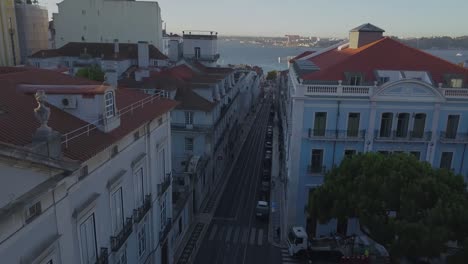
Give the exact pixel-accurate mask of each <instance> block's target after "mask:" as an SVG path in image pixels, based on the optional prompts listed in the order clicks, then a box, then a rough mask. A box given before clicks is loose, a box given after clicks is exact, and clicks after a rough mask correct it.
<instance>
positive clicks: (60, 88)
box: [17, 84, 110, 94]
mask: <svg viewBox="0 0 468 264" xmlns="http://www.w3.org/2000/svg"><path fill="white" fill-rule="evenodd" d="M17 88H18V89H17V90H19V91H21V92H23V93H29V94H34V93H36V92H37V91H38V90H44V91H45V92H46V94H104V92H105V91H106V90H108V89H109V88H110V86H108V85H103V84H88V85H50V84H47V85H31V84H20V85H18V86H17Z"/></svg>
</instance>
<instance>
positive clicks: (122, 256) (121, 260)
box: [116, 247, 127, 264]
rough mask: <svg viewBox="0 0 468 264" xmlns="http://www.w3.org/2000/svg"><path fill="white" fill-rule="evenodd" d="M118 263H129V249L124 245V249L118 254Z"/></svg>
mask: <svg viewBox="0 0 468 264" xmlns="http://www.w3.org/2000/svg"><path fill="white" fill-rule="evenodd" d="M116 264H127V249H126V248H125V247H122V250H121V251H120V253H119V254H118V255H117V262H116Z"/></svg>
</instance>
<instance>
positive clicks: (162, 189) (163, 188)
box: [158, 173, 172, 196]
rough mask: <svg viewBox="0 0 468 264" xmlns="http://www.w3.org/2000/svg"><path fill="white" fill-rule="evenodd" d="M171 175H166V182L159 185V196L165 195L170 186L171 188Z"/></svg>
mask: <svg viewBox="0 0 468 264" xmlns="http://www.w3.org/2000/svg"><path fill="white" fill-rule="evenodd" d="M171 178H172V177H171V174H170V173H168V174H166V177H165V178H164V181H163V182H162V183H160V184H158V196H161V195H163V194H164V193H165V192H166V190H167V188H169V186H171Z"/></svg>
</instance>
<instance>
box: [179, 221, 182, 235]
mask: <svg viewBox="0 0 468 264" xmlns="http://www.w3.org/2000/svg"><path fill="white" fill-rule="evenodd" d="M178 223H179V235H180V234H181V233H182V217H180V218H179V222H178Z"/></svg>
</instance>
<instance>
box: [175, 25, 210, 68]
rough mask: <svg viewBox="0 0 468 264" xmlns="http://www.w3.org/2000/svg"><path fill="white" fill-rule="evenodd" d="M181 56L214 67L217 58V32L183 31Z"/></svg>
mask: <svg viewBox="0 0 468 264" xmlns="http://www.w3.org/2000/svg"><path fill="white" fill-rule="evenodd" d="M182 53H183V57H184V59H185V60H187V61H197V62H200V63H202V64H204V65H206V66H210V67H214V66H216V64H217V63H216V62H217V61H218V59H219V53H218V32H215V31H198V30H192V31H183V52H182Z"/></svg>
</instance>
